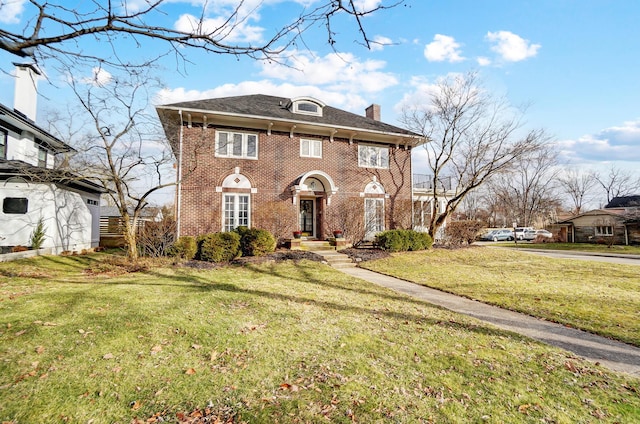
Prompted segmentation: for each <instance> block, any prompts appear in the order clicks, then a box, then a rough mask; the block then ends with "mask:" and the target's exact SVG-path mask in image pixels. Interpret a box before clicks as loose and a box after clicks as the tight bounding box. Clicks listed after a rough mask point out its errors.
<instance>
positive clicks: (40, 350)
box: [36, 346, 44, 355]
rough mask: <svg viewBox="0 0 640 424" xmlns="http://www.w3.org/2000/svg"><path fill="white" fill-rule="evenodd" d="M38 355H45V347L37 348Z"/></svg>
mask: <svg viewBox="0 0 640 424" xmlns="http://www.w3.org/2000/svg"><path fill="white" fill-rule="evenodd" d="M36 353H37V354H38V355H41V354H43V353H44V346H38V347H36Z"/></svg>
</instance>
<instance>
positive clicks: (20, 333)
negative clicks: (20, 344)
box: [16, 330, 27, 336]
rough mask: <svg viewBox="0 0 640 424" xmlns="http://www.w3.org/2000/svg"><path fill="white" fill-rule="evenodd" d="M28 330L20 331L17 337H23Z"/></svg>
mask: <svg viewBox="0 0 640 424" xmlns="http://www.w3.org/2000/svg"><path fill="white" fill-rule="evenodd" d="M26 332H27V330H20V331H18V332H17V333H16V336H22V335H23V334H24V333H26Z"/></svg>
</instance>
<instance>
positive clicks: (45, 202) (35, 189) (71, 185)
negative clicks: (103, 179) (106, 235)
mask: <svg viewBox="0 0 640 424" xmlns="http://www.w3.org/2000/svg"><path fill="white" fill-rule="evenodd" d="M38 76H39V72H38V70H37V68H36V67H35V66H34V65H17V69H16V93H15V103H14V108H9V107H7V106H5V105H3V104H0V201H1V202H2V211H0V252H1V253H7V252H11V251H12V250H13V249H15V248H16V247H17V246H22V247H29V245H30V240H31V234H32V233H33V230H34V228H35V227H36V225H37V224H38V222H39V221H40V220H42V222H43V224H44V228H45V238H44V243H43V244H42V248H47V249H49V251H51V252H52V253H60V252H63V251H81V250H83V249H90V248H92V247H96V246H98V242H99V213H100V212H99V211H100V195H101V194H102V193H103V192H104V190H103V189H102V188H101V187H100V186H98V185H97V184H95V183H93V182H91V181H89V180H86V179H83V178H79V177H78V176H76V175H73V174H71V173H69V172H65V171H62V170H59V169H56V168H55V166H54V164H55V157H56V155H60V154H64V153H67V152H71V151H73V149H72V148H71V147H70V146H69V145H67V144H65V143H64V142H63V141H61V140H59V139H58V138H56V137H55V136H53V135H52V134H50V133H49V132H47V131H45V130H44V129H42V128H41V127H39V126H38V125H36V124H35V116H36V98H37V90H36V81H37V78H38Z"/></svg>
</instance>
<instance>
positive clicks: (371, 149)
mask: <svg viewBox="0 0 640 424" xmlns="http://www.w3.org/2000/svg"><path fill="white" fill-rule="evenodd" d="M358 166H360V167H363V168H385V169H386V168H389V148H388V147H378V146H368V145H366V144H360V145H358Z"/></svg>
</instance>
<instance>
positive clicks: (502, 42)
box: [486, 31, 541, 62]
mask: <svg viewBox="0 0 640 424" xmlns="http://www.w3.org/2000/svg"><path fill="white" fill-rule="evenodd" d="M486 39H487V40H488V41H489V42H491V43H493V46H492V47H491V50H493V51H494V52H496V53H498V54H499V55H500V57H501V58H502V59H503V60H505V61H507V62H519V61H521V60H525V59H528V58H530V57H534V56H535V55H537V54H538V50H539V49H540V47H541V46H540V44H531V42H530V41H529V40H525V39H524V38H522V37H520V36H519V35H516V34H514V33H512V32H509V31H498V32H488V33H487V36H486Z"/></svg>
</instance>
